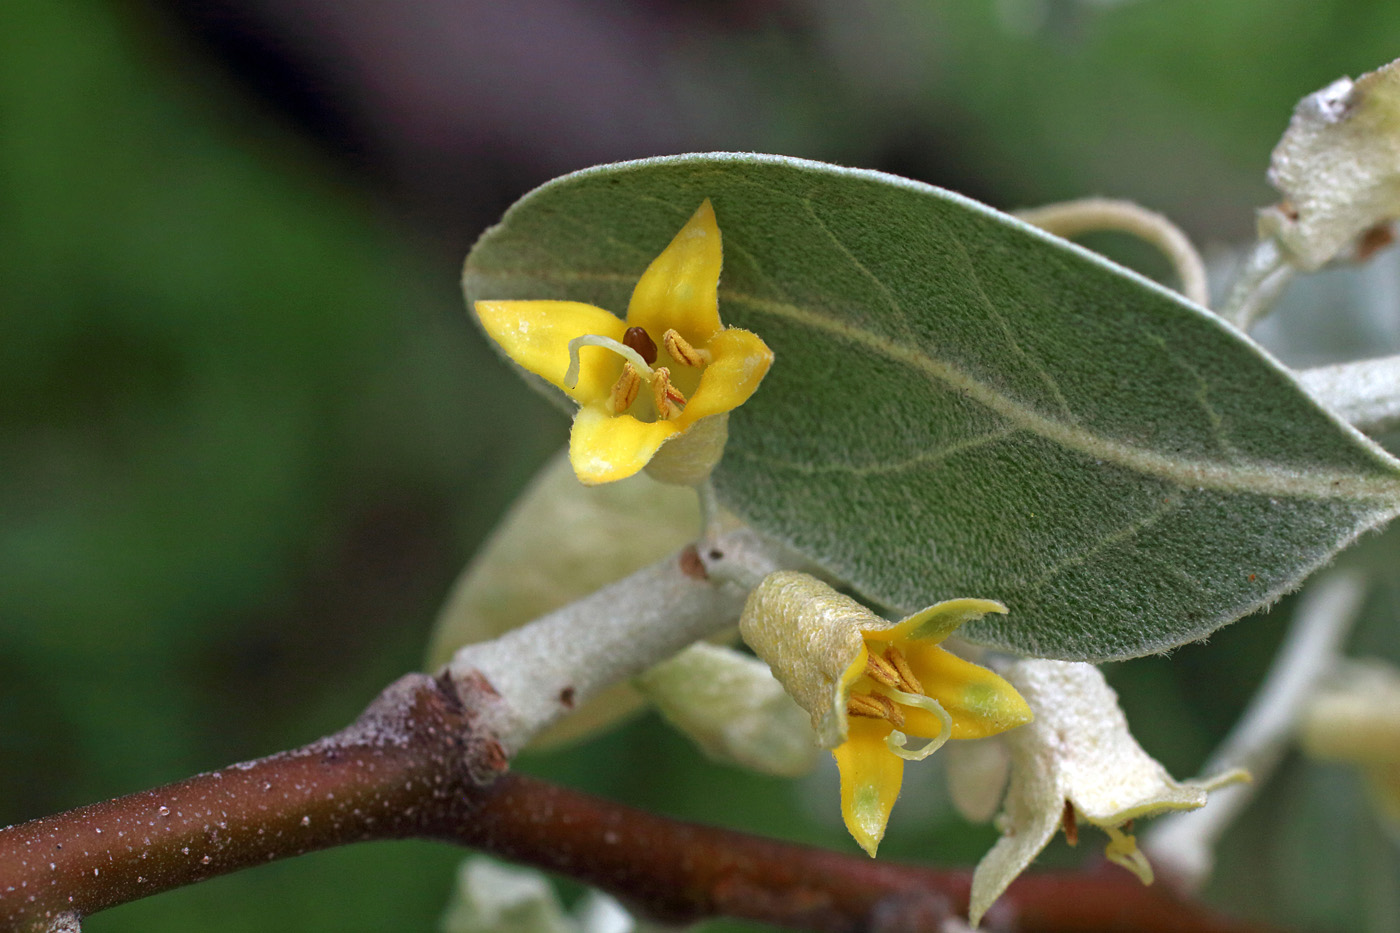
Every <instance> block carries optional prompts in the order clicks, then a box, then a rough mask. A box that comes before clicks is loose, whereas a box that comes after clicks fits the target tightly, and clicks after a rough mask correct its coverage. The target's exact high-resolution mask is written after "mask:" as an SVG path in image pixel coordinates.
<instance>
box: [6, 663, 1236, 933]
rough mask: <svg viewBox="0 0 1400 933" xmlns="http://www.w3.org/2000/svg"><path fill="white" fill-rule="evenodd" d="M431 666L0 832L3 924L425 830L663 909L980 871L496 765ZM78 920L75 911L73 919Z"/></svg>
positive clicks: (1025, 890) (1160, 929)
mask: <svg viewBox="0 0 1400 933" xmlns="http://www.w3.org/2000/svg"><path fill="white" fill-rule="evenodd" d="M489 694H490V688H489V686H488V685H486V684H485V683H478V684H476V687H475V696H468V697H466V698H465V699H466V700H467V701H468V702H467V704H466V705H463V703H462V702H461V701H460V699H459V697H458V695H457V692H456V690H455V689H453V686H452V685H451V684H449V683H447V682H445V681H440V680H434V679H432V678H429V677H427V676H424V675H411V676H409V677H405V678H403V679H402V680H400V681H398V682H396V683H395V684H394V685H392V686H391V687H390V688H389V689H388V690H386V691H385V693H384V694H383V695H382V696H381V697H380V698H379V699H378V700H376V701H375V703H374V704H372V705H371V707H370V708H369V709H368V710H367V711H366V713H365V714H364V715H363V716H362V717H361V718H360V719H359V720H358V721H357V722H356V723H355V724H354V725H352V726H351V727H350V728H349V729H346V730H345V731H343V732H341V733H338V734H336V735H334V736H331V737H330V738H327V739H323V740H321V741H319V742H316V743H313V744H312V745H309V746H306V747H305V748H302V749H298V750H296V751H292V752H286V753H283V754H279V755H273V756H272V757H270V758H265V759H262V760H260V761H255V762H248V763H245V764H242V765H234V766H233V767H230V768H226V769H224V770H223V771H217V772H213V773H211V774H203V775H199V776H197V777H193V778H190V779H189V780H186V781H181V782H179V783H177V784H171V785H168V786H166V787H162V788H158V789H156V790H151V791H146V792H143V793H139V794H132V795H130V796H128V797H121V798H118V799H116V800H110V801H107V802H105V803H99V804H93V805H92V806H88V807H80V808H78V809H76V810H70V811H68V812H67V813H61V814H58V815H56V816H51V817H46V818H44V819H39V820H35V821H33V822H30V823H25V824H22V825H19V826H12V827H9V828H8V829H4V830H0V930H41V929H47V928H49V926H50V922H51V921H52V920H53V919H55V918H66V919H65V922H71V918H72V917H74V916H86V915H89V914H91V913H93V912H96V911H98V910H102V909H104V908H107V907H112V906H115V905H118V904H123V903H126V902H128V901H133V900H136V899H138V898H142V897H146V896H148V895H150V894H155V893H157V892H160V891H167V890H170V889H172V888H177V887H181V886H184V885H188V884H193V883H195V882H197V881H202V880H204V879H206V878H212V877H214V876H217V875H221V874H226V873H229V872H232V871H236V870H238V869H241V868H247V867H250V866H253V865H260V864H265V863H267V862H270V861H273V860H275V859H280V858H287V857H290V856H294V855H300V854H302V853H305V852H310V851H314V850H317V849H324V848H329V847H332V846H338V845H345V844H348V843H352V842H359V841H367V840H377V839H399V838H406V837H418V838H426V839H437V840H441V841H445V842H451V843H456V844H460V845H466V846H471V847H474V848H479V849H482V850H484V851H487V852H490V853H493V854H496V855H500V856H504V857H506V858H510V859H514V860H517V861H521V862H525V863H528V864H531V865H534V866H537V867H540V868H544V869H548V870H551V871H556V872H559V873H561V874H564V875H567V876H569V877H571V878H575V879H578V880H580V881H584V882H587V883H589V884H593V885H595V886H597V887H600V888H603V889H604V890H607V891H609V892H611V893H613V894H614V895H616V896H618V897H621V898H623V899H625V900H626V901H627V902H629V903H630V904H633V905H635V906H637V907H639V908H640V909H642V910H643V911H644V912H646V913H647V914H649V915H651V916H653V917H655V918H656V919H660V920H664V921H669V922H676V923H689V922H695V921H699V920H702V919H706V918H710V917H716V916H731V917H738V918H743V919H748V920H757V921H761V922H767V923H772V924H777V925H779V926H786V927H793V928H799V929H808V930H821V931H840V933H845V931H857V930H861V931H871V933H877V931H878V933H895V931H915V930H929V931H933V930H937V929H938V928H939V925H940V924H941V923H942V922H943V921H944V920H945V919H947V918H949V917H952V916H955V915H960V914H961V913H963V912H965V910H966V907H967V896H968V888H969V884H970V876H969V875H968V873H967V872H948V871H938V870H932V869H926V868H916V867H912V866H905V865H897V864H891V863H888V862H875V861H871V860H869V859H866V858H864V857H860V856H848V855H841V854H837V853H833V852H826V851H822V850H819V849H812V848H808V847H805V846H797V845H792V844H789V843H782V842H776V841H772V840H767V839H761V838H758V837H755V836H750V835H747V834H745V833H739V832H734V831H731V830H725V829H716V828H710V827H704V826H697V825H694V824H690V823H682V822H678V821H675V820H671V819H667V818H665V817H661V816H655V815H652V814H648V813H644V812H642V811H639V810H635V809H632V808H630V807H626V806H622V805H620V804H615V803H610V802H608V801H604V800H600V799H597V798H594V797H590V796H588V795H585V794H581V793H577V792H575V791H571V790H566V789H564V788H560V787H554V786H551V785H548V784H545V783H543V782H540V781H537V780H534V779H532V778H528V777H522V776H518V775H503V776H500V777H498V778H496V779H495V780H494V781H493V782H491V783H489V784H485V785H483V784H481V783H478V782H477V780H476V777H475V775H479V774H481V773H491V772H493V771H495V772H499V769H500V768H502V767H503V766H504V758H503V757H502V756H501V750H500V746H499V745H498V744H497V743H496V742H494V741H493V740H492V739H491V738H490V737H489V736H488V735H484V734H483V733H482V732H481V722H480V720H477V719H476V718H475V717H474V714H473V710H472V704H473V703H474V702H476V701H478V700H480V699H484V698H487V697H489ZM1005 900H1006V902H1007V903H1008V905H1009V906H1010V908H1011V909H1012V910H1013V911H1014V916H1015V918H1016V919H1015V922H1016V924H1017V929H1019V930H1021V931H1025V933H1067V931H1071V930H1074V931H1093V930H1105V931H1108V930H1127V929H1131V930H1136V931H1142V933H1168V931H1180V933H1186V931H1199V933H1251V931H1252V933H1263V929H1262V928H1260V927H1256V926H1252V925H1249V924H1246V923H1241V922H1237V921H1234V920H1231V919H1229V918H1226V917H1223V916H1221V915H1218V914H1216V913H1214V912H1211V911H1208V910H1206V909H1205V908H1203V907H1201V906H1198V905H1195V904H1192V903H1190V902H1187V901H1184V900H1180V899H1178V898H1176V897H1175V896H1173V895H1172V894H1171V893H1170V892H1168V891H1166V890H1164V889H1162V888H1144V887H1142V886H1141V885H1139V884H1138V883H1137V881H1136V879H1134V878H1132V877H1131V876H1129V875H1127V874H1126V873H1123V872H1119V871H1116V870H1113V871H1104V872H1095V873H1089V874H1046V875H1038V876H1029V877H1026V878H1023V879H1022V880H1021V881H1018V882H1017V883H1016V884H1014V885H1013V886H1012V887H1011V888H1010V889H1009V891H1008V893H1007V895H1006V897H1005ZM71 928H72V927H71V926H70V929H71Z"/></svg>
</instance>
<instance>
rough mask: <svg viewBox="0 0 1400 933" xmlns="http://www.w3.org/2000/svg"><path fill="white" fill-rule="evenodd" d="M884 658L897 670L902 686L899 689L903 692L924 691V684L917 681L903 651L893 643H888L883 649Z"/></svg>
mask: <svg viewBox="0 0 1400 933" xmlns="http://www.w3.org/2000/svg"><path fill="white" fill-rule="evenodd" d="M885 660H886V661H888V662H889V664H890V666H891V667H893V668H894V669H895V670H896V671H898V672H899V679H900V680H901V681H902V682H903V686H901V687H900V688H899V689H901V690H903V691H904V692H905V693H923V692H924V685H923V684H921V683H919V678H917V677H915V676H914V671H913V669H912V668H910V667H909V661H908V660H906V659H905V657H904V652H902V651H900V650H899V649H898V648H896V647H895V646H894V645H890V646H889V647H888V648H886V649H885Z"/></svg>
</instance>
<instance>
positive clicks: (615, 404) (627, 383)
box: [608, 362, 642, 415]
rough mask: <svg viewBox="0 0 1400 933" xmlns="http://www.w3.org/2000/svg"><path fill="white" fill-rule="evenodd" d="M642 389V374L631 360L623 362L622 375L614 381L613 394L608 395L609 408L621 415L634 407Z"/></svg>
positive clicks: (615, 413)
mask: <svg viewBox="0 0 1400 933" xmlns="http://www.w3.org/2000/svg"><path fill="white" fill-rule="evenodd" d="M641 390H642V376H641V373H639V372H637V367H635V366H633V365H632V364H631V363H630V362H627V363H623V364H622V375H620V376H618V377H617V382H615V383H613V387H612V394H611V395H610V396H609V397H608V409H609V410H610V411H611V412H612V413H613V414H614V415H619V414H621V413H622V412H624V411H626V410H627V409H628V408H630V407H632V403H633V402H635V401H636V400H637V393H638V392H640V391H641Z"/></svg>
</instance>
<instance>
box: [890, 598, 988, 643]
mask: <svg viewBox="0 0 1400 933" xmlns="http://www.w3.org/2000/svg"><path fill="white" fill-rule="evenodd" d="M1007 611H1008V610H1007V608H1006V607H1005V606H1003V605H1002V604H1001V603H999V602H996V601H995V600H991V599H970V598H964V599H945V600H943V602H941V603H935V604H934V605H932V606H929V607H928V608H927V609H921V610H919V611H918V612H916V613H914V614H913V615H912V616H910V617H909V618H907V619H905V620H903V621H902V622H900V623H899V624H898V625H896V626H895V627H894V628H893V629H892V630H891V632H892V634H894V635H896V636H898V637H900V638H911V639H914V640H917V641H924V642H928V643H929V644H933V645H936V644H938V643H939V642H941V641H942V640H943V639H945V638H947V637H948V636H949V635H951V634H953V632H955V631H957V630H958V629H959V628H961V627H962V626H963V625H965V624H967V623H968V622H973V621H976V620H977V619H980V618H982V617H983V616H984V615H986V614H987V613H989V612H996V613H1000V614H1001V615H1006V613H1007Z"/></svg>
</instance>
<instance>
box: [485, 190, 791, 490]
mask: <svg viewBox="0 0 1400 933" xmlns="http://www.w3.org/2000/svg"><path fill="white" fill-rule="evenodd" d="M721 260H722V255H721V246H720V233H719V226H718V225H717V224H716V222H715V212H714V208H713V207H711V206H710V202H709V199H708V198H707V199H706V200H705V202H704V203H702V204H701V205H700V208H699V209H698V210H697V211H696V212H695V214H694V215H693V216H692V217H691V218H690V220H689V221H688V222H687V223H686V225H685V226H684V227H682V228H681V231H680V232H679V233H677V234H676V236H675V238H674V239H673V240H671V244H670V245H669V246H667V247H666V249H665V250H663V251H662V253H661V255H659V256H657V257H656V259H654V260H652V263H651V265H650V266H648V267H647V270H646V272H644V273H642V277H641V279H640V280H639V281H638V282H637V286H636V288H635V289H633V291H632V300H631V301H630V302H629V303H628V305H627V320H626V321H622V320H619V319H618V318H617V316H616V315H614V314H612V313H611V312H609V311H605V310H603V309H602V308H598V307H594V306H593V305H588V304H582V303H580V302H576V301H478V302H477V303H476V313H477V317H478V318H480V320H481V324H482V327H483V328H485V330H486V333H487V334H489V335H490V336H491V338H492V339H493V340H495V341H496V342H497V343H498V344H500V346H501V348H502V349H503V350H505V352H506V354H507V355H508V356H509V357H510V358H511V359H512V360H514V361H515V362H516V363H518V364H520V365H521V366H523V367H524V368H525V369H527V370H529V371H530V372H532V373H534V374H535V375H537V376H540V377H541V378H543V379H544V380H545V381H547V382H549V383H550V384H552V385H554V386H555V387H556V388H559V389H561V390H563V391H564V392H566V393H567V394H568V395H569V396H570V397H571V398H573V400H574V401H576V402H578V403H579V405H580V406H581V407H580V408H579V410H578V413H577V414H576V415H575V416H574V426H573V431H572V433H571V434H570V436H569V459H570V462H571V463H572V464H573V467H574V472H575V473H577V474H578V478H579V479H580V480H582V481H583V482H585V483H588V484H595V483H610V482H613V481H614V480H619V479H625V478H627V477H629V476H632V475H633V474H635V473H636V472H637V471H639V470H641V469H642V468H643V467H645V466H647V465H648V463H651V464H652V469H651V473H652V475H653V476H655V477H656V478H657V479H661V480H664V481H667V482H674V483H680V484H682V485H693V484H695V483H698V482H701V481H703V480H704V479H705V478H706V477H707V476H708V475H709V473H710V470H711V469H712V468H713V466H714V464H715V463H716V462H718V460H719V457H720V455H721V454H722V453H723V451H724V442H725V440H726V439H727V437H728V416H729V412H730V411H731V410H733V409H734V408H737V407H738V406H739V405H742V404H743V403H744V402H746V401H748V399H749V397H750V396H751V395H753V393H754V390H756V389H757V388H758V384H759V382H760V381H761V380H762V379H763V376H764V374H765V373H767V372H768V367H769V365H771V364H772V362H773V353H772V351H771V350H769V349H768V345H767V344H765V343H764V342H763V341H762V340H761V339H759V337H758V336H756V335H755V334H752V333H750V332H749V331H746V330H740V329H738V328H733V327H725V326H724V325H723V324H721V323H720V319H719V297H718V290H719V273H720V265H721ZM680 441H684V443H679V442H680ZM663 445H666V449H665V450H664V451H663Z"/></svg>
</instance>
